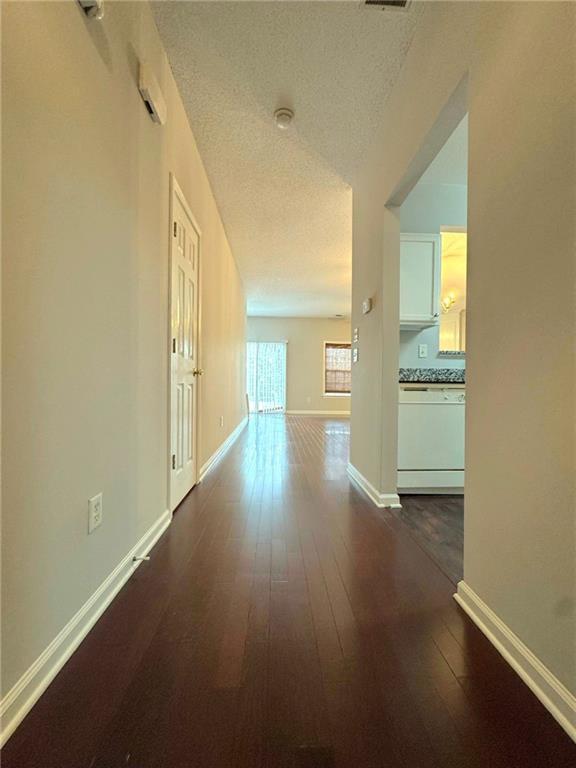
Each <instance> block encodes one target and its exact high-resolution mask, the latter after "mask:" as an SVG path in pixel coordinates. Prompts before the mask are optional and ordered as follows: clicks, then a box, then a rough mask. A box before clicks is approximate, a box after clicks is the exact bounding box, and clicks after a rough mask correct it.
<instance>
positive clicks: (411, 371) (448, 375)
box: [399, 368, 466, 384]
mask: <svg viewBox="0 0 576 768" xmlns="http://www.w3.org/2000/svg"><path fill="white" fill-rule="evenodd" d="M465 381H466V369H465V368H400V375H399V382H400V383H401V384H407V383H410V382H426V383H428V384H464V383H465Z"/></svg>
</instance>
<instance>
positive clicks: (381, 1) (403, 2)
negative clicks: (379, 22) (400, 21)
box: [364, 0, 412, 11]
mask: <svg viewBox="0 0 576 768" xmlns="http://www.w3.org/2000/svg"><path fill="white" fill-rule="evenodd" d="M411 3H412V0H364V5H371V6H373V7H375V8H382V10H385V9H386V8H389V9H390V10H393V11H407V10H408V6H409V5H410V4H411Z"/></svg>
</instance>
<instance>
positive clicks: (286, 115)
mask: <svg viewBox="0 0 576 768" xmlns="http://www.w3.org/2000/svg"><path fill="white" fill-rule="evenodd" d="M293 119H294V112H292V110H291V109H288V108H287V107H280V109H277V110H276V112H274V120H275V121H276V125H277V126H278V128H280V130H281V131H285V130H286V129H287V128H288V127H289V125H290V123H291V122H292V120H293Z"/></svg>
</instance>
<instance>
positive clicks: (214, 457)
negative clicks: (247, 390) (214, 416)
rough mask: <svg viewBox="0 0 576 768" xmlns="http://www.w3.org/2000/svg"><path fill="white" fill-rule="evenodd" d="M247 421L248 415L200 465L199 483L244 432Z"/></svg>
mask: <svg viewBox="0 0 576 768" xmlns="http://www.w3.org/2000/svg"><path fill="white" fill-rule="evenodd" d="M247 423H248V417H247V416H244V418H243V419H242V421H241V422H240V424H238V426H237V427H236V429H235V430H234V431H233V432H231V433H230V434H229V435H228V437H227V438H226V440H224V442H223V443H222V444H221V445H220V446H219V447H218V448H217V449H216V450H215V451H214V453H213V454H212V456H210V458H209V459H208V461H206V462H205V463H204V464H203V465H202V466H201V467H200V476H199V478H198V482H199V483H201V482H202V480H204V478H205V477H206V475H207V474H208V472H209V471H210V470H211V469H212V467H213V466H214V464H216V462H217V461H218V459H220V458H221V457H222V456H224V454H225V453H226V451H227V450H228V448H230V446H231V445H232V443H233V442H234V441H235V440H236V439H237V438H238V436H239V435H240V432H242V430H243V429H244V427H245V426H246V424H247Z"/></svg>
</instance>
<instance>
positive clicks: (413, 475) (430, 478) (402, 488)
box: [397, 469, 464, 495]
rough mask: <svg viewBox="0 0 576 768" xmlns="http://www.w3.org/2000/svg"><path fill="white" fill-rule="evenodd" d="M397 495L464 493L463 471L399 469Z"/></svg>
mask: <svg viewBox="0 0 576 768" xmlns="http://www.w3.org/2000/svg"><path fill="white" fill-rule="evenodd" d="M397 482H398V492H399V493H423V494H424V493H432V494H435V493H449V494H454V495H457V494H462V493H464V470H457V469H451V470H446V469H400V470H398V479H397Z"/></svg>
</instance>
